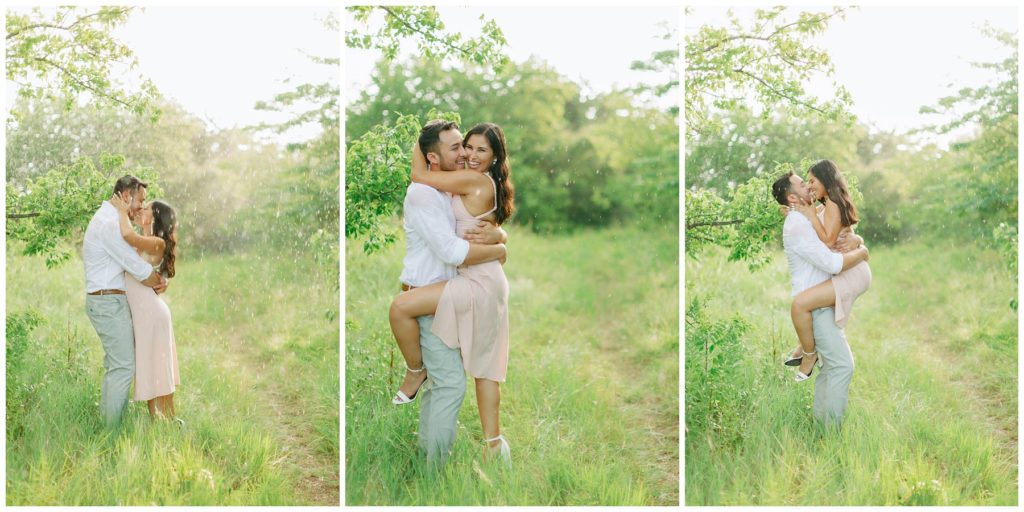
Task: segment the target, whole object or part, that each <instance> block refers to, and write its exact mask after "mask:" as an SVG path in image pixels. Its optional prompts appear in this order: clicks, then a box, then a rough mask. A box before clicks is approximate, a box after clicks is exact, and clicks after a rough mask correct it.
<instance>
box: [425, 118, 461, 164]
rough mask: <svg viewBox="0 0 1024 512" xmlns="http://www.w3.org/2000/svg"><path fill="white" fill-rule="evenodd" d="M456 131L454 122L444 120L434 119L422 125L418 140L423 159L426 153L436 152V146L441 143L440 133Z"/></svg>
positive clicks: (456, 124)
mask: <svg viewBox="0 0 1024 512" xmlns="http://www.w3.org/2000/svg"><path fill="white" fill-rule="evenodd" d="M458 129H459V124H458V123H456V122H455V121H445V120H444V119H435V120H433V121H430V122H429V123H427V124H425V125H423V129H421V130H420V140H419V142H420V151H422V152H423V158H427V153H429V152H431V151H433V152H435V153H436V152H437V149H438V148H437V144H438V143H439V142H441V132H446V131H448V130H458ZM428 160H429V159H428Z"/></svg>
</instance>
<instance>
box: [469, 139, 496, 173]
mask: <svg viewBox="0 0 1024 512" xmlns="http://www.w3.org/2000/svg"><path fill="white" fill-rule="evenodd" d="M465 147H466V163H467V164H468V165H469V170H471V171H483V170H485V169H487V168H488V167H490V165H491V162H492V161H494V150H493V149H491V145H490V144H488V143H487V137H484V136H483V135H482V134H479V133H475V134H473V135H470V136H469V138H468V139H466V144H465Z"/></svg>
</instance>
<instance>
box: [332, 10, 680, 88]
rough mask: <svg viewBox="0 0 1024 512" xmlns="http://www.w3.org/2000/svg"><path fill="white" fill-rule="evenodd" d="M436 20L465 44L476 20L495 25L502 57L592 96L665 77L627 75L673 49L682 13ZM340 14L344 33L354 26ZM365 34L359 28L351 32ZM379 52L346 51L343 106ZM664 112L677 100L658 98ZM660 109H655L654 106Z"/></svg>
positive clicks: (409, 50)
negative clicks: (538, 65) (531, 64)
mask: <svg viewBox="0 0 1024 512" xmlns="http://www.w3.org/2000/svg"><path fill="white" fill-rule="evenodd" d="M438 11H439V12H440V14H441V19H442V20H443V21H444V23H445V26H446V29H447V30H449V31H453V32H455V31H457V32H461V33H462V34H463V36H464V37H476V36H478V35H479V34H480V27H481V26H482V24H483V22H481V21H480V19H479V18H480V16H481V15H484V16H486V17H487V18H488V19H494V20H495V22H496V23H497V24H498V26H499V27H501V30H502V32H503V33H504V34H505V39H506V40H507V41H508V46H507V48H506V54H507V55H508V56H509V57H510V58H511V59H512V60H513V61H515V62H521V61H524V60H526V59H527V58H529V57H530V56H531V55H537V56H539V57H541V58H542V59H544V60H545V61H547V62H548V63H549V64H550V65H551V66H552V67H554V68H555V69H556V70H558V72H559V73H561V74H562V75H563V76H565V77H567V78H569V79H570V80H572V81H573V82H576V83H577V84H580V85H582V86H583V93H584V94H586V95H592V94H595V93H603V92H608V91H610V90H612V89H613V88H615V87H619V88H624V87H628V86H633V85H636V84H639V83H650V84H656V83H663V82H667V81H668V80H669V77H668V76H667V75H663V76H659V75H658V74H656V73H653V72H640V71H631V70H630V69H629V67H630V64H632V62H633V61H635V60H647V58H649V57H650V56H651V54H653V53H654V52H656V51H660V50H665V49H666V48H668V47H669V46H670V45H671V44H673V41H671V40H668V41H666V40H662V39H661V37H660V36H663V35H664V34H665V32H666V28H663V26H661V25H659V24H660V23H667V27H668V30H672V29H675V30H677V34H678V28H679V16H680V14H681V9H679V8H677V7H582V6H581V7H537V6H533V7H439V8H438ZM375 16H376V17H371V25H370V26H371V27H374V28H376V27H379V26H380V23H381V17H380V16H379V15H375ZM353 23H354V22H353V21H352V19H351V17H350V16H349V15H348V14H347V13H346V18H345V25H344V26H353ZM356 26H357V27H358V28H360V29H363V30H365V28H364V26H363V25H361V24H360V25H356ZM415 50H416V46H415V44H413V43H411V42H407V44H405V45H403V47H402V54H401V56H400V57H399V59H404V58H405V57H406V56H408V55H412V54H413V53H414V52H415ZM379 59H380V52H378V51H371V50H353V49H347V50H346V52H345V62H344V66H345V71H344V74H345V86H346V88H347V94H348V98H349V100H352V99H354V98H355V97H357V94H358V93H359V92H361V91H362V90H364V89H365V88H366V87H367V86H369V85H370V83H371V80H370V78H371V73H372V71H373V65H374V63H376V62H377V61H378V60H379ZM662 101H664V102H665V103H666V105H662V106H667V105H677V104H678V98H675V97H670V98H663V99H662ZM659 105H660V103H659Z"/></svg>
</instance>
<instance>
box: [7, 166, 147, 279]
mask: <svg viewBox="0 0 1024 512" xmlns="http://www.w3.org/2000/svg"><path fill="white" fill-rule="evenodd" d="M125 174H133V175H135V176H138V177H139V178H140V179H142V180H143V181H146V182H148V183H149V188H148V193H149V194H151V195H154V196H159V195H160V188H159V186H158V184H157V183H156V175H155V173H153V171H152V170H150V169H146V168H137V169H131V170H129V169H126V168H125V166H124V158H123V157H121V156H120V155H105V156H104V157H102V158H100V159H99V165H98V166H97V165H95V164H94V163H93V160H92V159H89V158H81V159H79V160H77V161H75V162H74V163H72V164H68V165H61V166H58V167H57V168H55V169H52V170H50V171H49V172H47V173H46V174H45V175H43V176H40V177H38V178H36V179H34V180H32V181H30V182H28V183H27V184H26V185H25V186H24V187H15V186H14V185H11V184H9V183H8V184H7V218H8V219H9V220H8V222H7V230H6V235H7V240H9V241H10V240H17V241H21V242H24V243H25V245H24V250H23V253H24V254H27V255H34V254H41V255H44V256H45V257H46V266H47V267H48V268H50V267H54V266H56V265H59V264H61V263H63V262H65V261H67V260H68V259H69V258H70V257H71V251H72V249H71V248H70V247H69V244H68V243H67V241H68V240H70V239H71V238H72V237H73V236H74V235H76V234H80V233H82V232H84V230H85V228H86V226H88V225H89V219H91V218H92V215H93V214H94V213H95V212H96V205H98V204H100V203H101V202H102V201H104V200H106V199H109V198H110V197H111V196H112V195H113V193H114V187H113V183H114V181H115V180H116V179H117V178H119V177H121V176H123V175H125ZM24 212H31V213H24ZM26 218H28V219H31V222H17V221H18V220H25V219H26ZM11 220H14V221H15V222H11Z"/></svg>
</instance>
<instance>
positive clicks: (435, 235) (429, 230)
mask: <svg viewBox="0 0 1024 512" xmlns="http://www.w3.org/2000/svg"><path fill="white" fill-rule="evenodd" d="M447 215H448V212H447V211H445V209H444V205H443V204H442V203H441V200H440V198H438V197H437V196H436V195H432V194H431V191H429V190H425V189H421V188H417V189H414V190H412V191H410V193H409V197H408V206H407V207H406V210H405V218H406V221H408V222H409V226H410V227H411V228H412V229H413V230H415V231H416V232H417V233H419V234H420V236H422V237H423V240H424V241H425V242H426V243H427V246H429V247H430V250H431V252H433V253H434V254H435V255H436V256H437V258H438V259H440V260H441V261H443V262H445V263H446V264H448V265H461V264H462V262H463V261H465V260H466V255H467V254H469V242H467V241H465V240H463V239H461V238H459V237H458V236H456V235H455V231H454V230H452V226H451V224H449V223H448V221H447V219H446V217H447Z"/></svg>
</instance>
